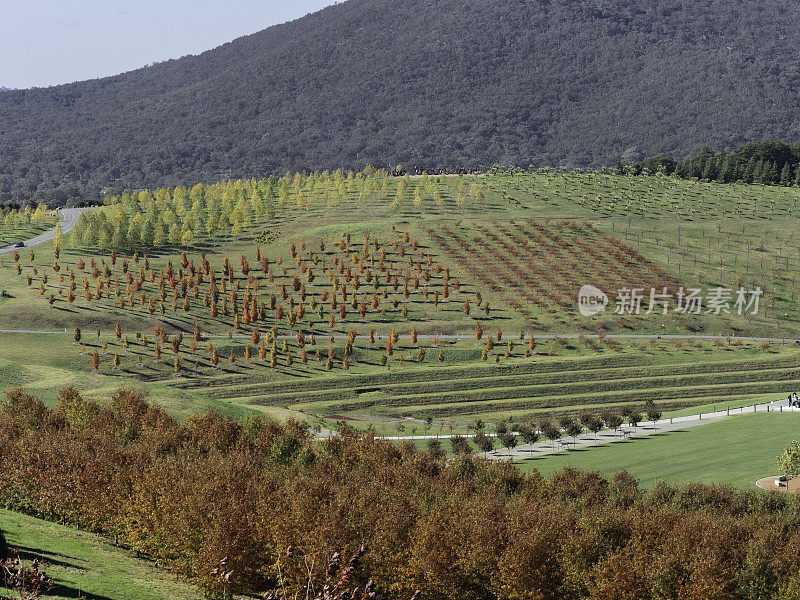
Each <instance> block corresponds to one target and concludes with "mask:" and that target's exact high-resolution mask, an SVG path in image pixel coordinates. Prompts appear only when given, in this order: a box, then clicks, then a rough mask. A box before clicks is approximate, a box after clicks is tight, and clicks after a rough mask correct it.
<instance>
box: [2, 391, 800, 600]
mask: <svg viewBox="0 0 800 600" xmlns="http://www.w3.org/2000/svg"><path fill="white" fill-rule="evenodd" d="M0 502H2V505H3V506H5V507H7V508H9V509H13V510H18V511H23V512H26V513H29V514H34V515H37V516H40V517H44V518H48V519H51V520H55V521H60V522H64V523H68V524H70V525H73V526H77V527H80V528H83V529H86V530H90V531H96V532H101V533H103V534H105V535H108V536H111V537H113V538H114V539H115V540H116V542H117V543H119V544H122V545H125V546H127V547H129V548H130V549H132V550H133V551H136V552H140V553H144V554H147V555H150V556H153V557H156V558H158V559H159V560H161V561H163V562H165V563H166V564H168V565H169V566H170V567H171V568H172V569H173V570H174V572H175V573H176V574H178V575H179V576H180V577H182V578H185V579H187V580H189V581H192V582H194V583H196V584H198V585H200V586H201V587H202V588H203V589H204V590H205V591H206V593H207V594H208V595H209V596H211V597H220V598H221V597H229V595H230V594H232V593H259V594H260V593H266V594H269V593H271V592H272V593H274V595H273V596H268V597H276V596H280V597H293V594H294V593H299V594H305V590H306V589H307V587H306V586H308V585H309V578H310V579H311V581H312V584H313V585H315V586H317V589H318V588H319V586H320V585H321V584H323V583H324V582H325V580H326V575H329V572H330V570H329V568H330V561H331V559H332V558H333V557H334V556H336V554H335V553H337V552H338V553H340V554H339V556H345V557H348V556H353V555H354V554H358V555H359V561H362V567H363V568H361V569H359V570H358V571H357V572H356V571H355V570H351V571H350V572H349V573H351V575H352V577H353V579H352V580H351V581H350V582H349V583H348V585H350V584H352V585H354V586H362V587H363V586H367V585H371V586H373V588H372V589H374V588H377V589H379V590H381V592H382V593H383V594H385V596H386V597H387V598H397V599H403V600H405V599H407V598H409V597H411V596H412V595H413V594H414V593H415V592H416V591H417V590H419V596H418V597H420V598H429V599H432V600H440V599H441V600H444V599H453V600H456V599H459V600H460V599H463V598H473V599H480V600H490V599H491V600H495V599H502V600H521V599H532V598H542V599H555V598H562V599H563V598H569V599H579V598H594V599H598V600H599V599H609V600H611V599H614V600H619V599H621V598H623V599H624V598H631V599H634V598H635V599H637V600H638V599H643V598H644V599H647V598H684V599H698V600H700V599H702V600H709V599H720V600H722V599H726V600H727V599H739V598H741V599H748V600H750V599H752V600H755V599H764V598H776V599H777V598H782V599H787V598H800V575H798V573H799V572H800V556H798V554H797V552H796V548H797V547H798V544H800V531H798V528H797V522H798V519H800V502H798V500H797V499H796V498H794V497H790V496H777V495H775V494H767V493H762V492H758V491H756V490H753V491H735V490H734V489H732V488H730V487H728V486H709V485H701V484H686V485H680V486H673V485H668V484H665V483H661V484H658V485H657V486H655V487H654V488H653V489H651V490H647V491H643V490H641V489H639V487H638V485H637V483H636V481H635V479H633V478H632V477H631V476H630V475H629V474H627V473H625V472H622V473H619V474H617V475H616V476H614V477H613V478H612V479H611V480H610V481H608V480H605V479H603V478H602V477H600V476H599V475H598V474H597V473H588V472H580V471H576V470H573V469H564V470H562V471H560V472H558V473H557V474H555V475H554V476H553V477H552V478H550V479H548V480H546V479H544V478H543V477H542V476H541V475H540V474H539V473H537V472H536V471H532V472H531V473H528V474H522V473H521V472H520V471H519V470H518V469H517V468H516V467H515V466H514V465H512V464H510V463H508V462H488V461H484V460H482V459H480V458H477V457H473V456H469V455H461V456H457V457H455V458H454V459H452V460H450V461H446V460H445V459H444V458H442V457H440V456H434V455H433V454H432V453H430V452H421V451H418V450H415V449H414V448H413V447H412V446H410V445H402V446H399V447H398V446H395V445H392V444H391V443H388V442H382V441H380V440H377V439H375V437H374V436H373V435H372V434H371V433H370V432H367V433H364V434H357V433H356V432H355V431H353V430H351V429H349V428H347V427H344V428H343V429H342V430H341V431H339V433H338V435H335V436H332V437H330V438H327V439H324V440H315V439H314V438H313V437H312V436H311V434H310V432H309V430H308V428H307V427H306V426H305V425H304V424H302V423H299V422H296V421H291V420H290V421H287V422H286V423H285V424H279V423H276V422H273V421H270V420H267V419H265V418H262V417H257V416H253V417H250V418H248V419H245V420H243V421H235V420H233V419H230V418H226V417H222V416H220V415H218V414H216V413H209V414H205V415H195V416H192V417H190V418H188V419H187V420H186V421H185V422H184V423H177V422H176V421H175V420H174V419H173V418H171V417H170V416H169V415H168V414H167V413H165V412H164V410H163V409H161V408H160V407H158V406H157V405H155V404H152V403H148V402H147V401H145V400H144V399H143V398H142V396H141V395H140V394H138V393H137V392H133V391H131V390H124V389H123V390H118V391H117V392H115V393H114V394H113V395H112V397H111V398H110V400H109V401H108V402H107V403H105V404H103V405H101V404H98V403H96V402H94V401H90V400H87V399H85V398H83V397H82V396H81V394H80V393H79V392H78V391H77V390H75V389H72V388H66V389H63V390H61V391H60V393H59V396H58V403H57V405H56V406H55V407H54V408H50V409H49V408H47V407H45V405H44V404H42V402H41V401H39V400H38V399H36V398H34V397H32V396H30V395H29V394H27V393H25V392H24V391H23V390H19V389H18V390H12V391H9V392H8V393H6V395H5V398H4V400H3V402H2V405H1V406H0ZM362 547H363V548H364V550H363V551H362V550H361V549H362ZM359 553H360V554H359ZM337 565H338V566H337V569H338V568H340V567H341V568H344V567H345V565H344V564H342V561H341V559H340V560H339V561H338V562H337ZM369 580H371V582H372V583H369ZM370 597H372V596H370Z"/></svg>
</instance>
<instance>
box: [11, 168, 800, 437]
mask: <svg viewBox="0 0 800 600" xmlns="http://www.w3.org/2000/svg"><path fill="white" fill-rule="evenodd" d="M798 200H800V192H798V190H796V189H794V188H778V187H767V186H761V185H749V186H745V185H719V184H707V183H699V182H695V181H686V180H677V179H673V178H665V177H630V176H612V175H603V174H594V173H592V174H565V173H551V172H540V173H532V174H522V173H515V174H509V173H492V174H488V175H482V176H464V177H456V176H452V177H436V178H432V177H421V178H392V177H385V176H382V175H381V174H380V173H378V174H363V175H358V176H355V177H352V176H349V177H345V176H343V175H341V176H340V175H333V174H327V175H326V174H322V175H319V176H314V177H308V178H303V177H299V176H298V177H287V178H285V179H282V180H279V181H274V180H270V181H264V182H229V183H227V184H224V185H218V186H209V187H207V188H202V187H201V188H194V189H192V190H191V191H189V190H185V189H181V190H178V189H176V190H154V191H153V193H152V194H150V193H143V194H140V195H139V196H138V198H137V197H131V196H123V197H119V198H113V199H110V200H109V201H108V203H107V204H108V206H107V207H106V208H105V209H103V210H102V212H101V211H100V210H98V211H95V213H94V216H92V215H90V216H89V217H87V218H86V219H84V221H82V222H81V224H80V225H79V228H78V229H77V230H76V234H74V235H70V236H69V239H68V240H67V245H66V247H65V248H64V249H63V250H62V251H61V254H60V256H59V258H58V259H56V258H55V257H54V252H53V248H52V247H51V246H43V247H40V248H37V249H35V250H34V252H33V254H32V255H31V253H30V251H29V250H27V249H25V250H23V252H21V253H19V254H18V255H17V256H16V257H14V256H11V255H6V256H4V257H0V283H2V287H3V288H4V289H6V290H8V294H9V296H10V297H6V298H3V299H0V329H14V330H35V331H52V332H63V333H36V334H33V333H22V332H21V333H14V334H10V333H8V334H1V335H3V336H4V341H6V343H5V344H3V345H2V348H0V359H5V361H7V362H6V363H4V365H3V367H2V368H0V385H2V386H3V387H5V388H8V387H11V386H14V385H26V386H27V387H31V388H32V389H34V390H37V391H38V393H40V394H42V395H43V396H44V397H45V399H46V400H48V401H50V402H52V401H54V399H55V390H56V389H57V388H58V387H59V386H61V385H66V384H69V385H76V386H78V387H79V388H81V389H83V390H84V391H86V392H89V393H90V394H97V395H107V394H106V392H107V391H108V390H109V389H112V388H113V387H117V386H118V385H120V384H121V383H125V382H127V383H130V384H132V385H135V386H139V387H141V388H142V389H144V390H145V391H147V392H148V393H149V394H150V396H151V397H153V398H159V399H160V400H161V401H162V402H163V403H164V405H165V406H167V407H168V408H169V409H170V410H171V411H172V412H173V413H174V414H178V415H181V414H187V413H190V412H193V411H194V410H205V409H207V408H215V409H218V410H221V411H223V412H227V413H231V414H236V415H245V414H248V413H249V412H251V411H263V412H266V413H268V414H271V415H274V416H278V417H285V416H289V415H294V416H299V417H302V418H304V419H306V420H309V421H311V422H312V423H314V424H316V425H319V426H320V427H330V426H332V425H333V424H334V423H335V421H336V420H338V418H339V417H348V418H351V419H359V420H360V421H358V423H360V425H362V426H363V425H366V424H373V425H376V426H377V427H378V428H379V429H385V428H387V427H388V428H389V429H391V428H393V427H394V424H396V423H397V422H398V420H399V419H402V418H408V417H413V418H415V419H418V421H417V423H421V422H422V421H424V420H425V419H426V418H433V419H436V420H438V421H441V422H440V425H441V424H443V423H446V422H448V421H450V422H452V423H453V426H454V427H458V426H459V424H463V423H465V422H467V421H470V420H472V419H474V418H477V417H481V418H484V419H496V418H499V417H506V416H514V417H519V418H528V417H537V416H540V415H542V414H546V413H550V412H572V413H575V412H580V411H582V410H586V409H588V408H602V407H604V406H608V405H620V404H625V403H634V404H641V403H643V402H644V401H645V400H646V399H654V400H656V401H657V402H659V403H661V404H662V405H663V407H664V408H665V409H681V408H687V407H691V406H694V405H705V404H712V403H715V402H740V401H746V400H747V399H749V398H752V397H755V396H763V395H765V394H770V393H777V394H784V393H786V392H787V391H789V390H792V389H795V388H796V387H798V384H800V372H798V370H797V369H798V366H797V364H798V362H797V355H796V351H795V350H794V349H793V343H792V342H789V343H787V344H781V343H770V342H765V341H762V340H757V339H754V340H747V339H740V340H736V339H729V338H733V337H735V336H739V337H741V336H756V337H769V338H781V337H795V336H800V326H799V325H798V321H797V319H796V316H794V315H795V311H794V307H795V306H796V302H797V298H796V297H795V294H796V281H798V277H800V255H798V254H797V253H796V252H794V253H793V252H792V251H791V248H792V235H793V233H792V232H793V231H794V229H795V228H796V227H797V226H798V225H800V223H799V222H798V221H799V220H800V219H799V218H798V217H800V215H799V214H798ZM730 215H733V216H735V217H736V218H735V221H734V220H731V219H729V218H728V216H730ZM734 223H736V224H735V225H734ZM148 227H149V228H150V231H151V232H153V233H154V234H155V235H154V237H150V238H148V237H147V236H146V235H144V234H142V233H141V232H142V231H145V230H147V228H148ZM81 228H82V229H81ZM93 228H95V229H93ZM96 228H100V229H96ZM159 231H161V232H163V233H164V235H165V236H166V237H165V238H163V239H161V240H160V241H159V240H158V236H159V235H160V234H159V233H158V232H159ZM186 231H192V232H197V235H196V236H195V235H193V236H191V239H190V238H188V237H186ZM134 232H136V233H135V234H134ZM173 237H175V239H178V238H180V241H179V242H173V241H171V240H172V238H173ZM145 239H147V240H149V241H148V243H149V244H151V245H150V246H147V245H146V244H144V240H145ZM120 240H122V241H120ZM117 243H121V244H124V245H123V246H118V247H117V249H116V251H115V252H114V253H113V255H110V251H111V247H113V246H114V244H117ZM184 245H185V249H184V248H183V247H182V246H184ZM584 283H591V284H593V285H596V286H599V287H601V288H602V289H604V290H605V291H607V292H608V294H609V296H610V306H609V307H608V308H607V310H606V311H605V312H604V313H601V314H599V315H595V316H592V317H584V316H582V315H581V314H580V313H579V312H578V310H577V298H576V294H577V290H578V288H579V287H580V286H581V285H582V284H584ZM695 286H696V287H702V288H710V287H713V286H725V287H728V288H734V289H735V288H738V287H739V286H742V287H744V288H746V289H755V288H756V287H760V288H761V289H762V290H763V292H764V295H763V297H762V298H761V303H760V306H759V311H758V314H756V315H749V314H746V315H743V316H739V315H737V314H736V311H735V310H734V309H733V307H731V311H730V312H729V313H722V314H719V315H717V314H708V313H706V312H705V311H701V312H700V314H681V313H678V312H676V310H675V308H676V306H677V304H676V300H675V298H673V299H671V300H670V301H669V302H668V310H667V314H662V311H661V309H660V308H658V309H657V310H655V311H653V312H652V313H650V314H647V313H646V307H647V301H648V299H647V298H645V299H644V304H643V309H645V310H643V311H642V313H643V314H639V315H636V314H614V311H613V308H614V302H615V298H616V296H617V290H619V289H620V288H623V287H642V288H650V287H655V288H658V289H659V290H661V289H662V288H666V289H667V290H668V291H669V292H670V293H672V294H674V295H677V293H678V290H679V289H680V288H681V287H684V288H690V287H695ZM76 327H78V328H80V330H81V336H80V340H79V341H77V342H76V341H74V337H75V335H74V331H73V330H74V329H75V328H76ZM117 328H118V335H117V334H116V333H115V329H117ZM162 329H163V331H162ZM636 335H650V336H653V337H652V339H637V338H635V337H631V336H636ZM667 335H679V336H688V338H687V339H677V338H676V339H668V338H666V337H663V336H667ZM598 336H599V337H598ZM614 336H623V337H614ZM625 336H627V337H625ZM658 336H662V337H661V338H660V339H659V338H658ZM693 336H701V337H693ZM702 336H719V339H704V338H703V337H702ZM390 339H391V343H390V341H389V340H390ZM95 353H96V358H95ZM95 360H96V361H97V368H96V369H95V368H93V363H94V361H95Z"/></svg>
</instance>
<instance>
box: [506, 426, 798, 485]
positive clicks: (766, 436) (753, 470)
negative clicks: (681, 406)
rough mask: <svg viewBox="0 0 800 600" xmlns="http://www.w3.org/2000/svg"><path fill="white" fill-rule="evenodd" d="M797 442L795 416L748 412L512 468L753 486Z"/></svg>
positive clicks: (772, 470)
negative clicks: (570, 469) (565, 469)
mask: <svg viewBox="0 0 800 600" xmlns="http://www.w3.org/2000/svg"><path fill="white" fill-rule="evenodd" d="M797 439H800V415H799V414H796V413H769V414H767V413H761V414H748V415H737V416H732V417H730V418H728V419H725V420H722V421H717V422H714V423H709V424H707V425H700V426H697V427H690V428H687V429H683V430H678V431H673V432H669V433H660V434H654V435H650V436H646V437H641V438H633V439H629V440H619V441H616V442H612V443H610V444H604V445H601V446H595V447H590V448H586V449H581V450H572V451H567V452H560V453H558V454H554V455H549V456H543V457H541V458H531V459H526V460H523V461H520V462H519V463H517V464H519V466H520V467H521V468H522V469H523V470H529V469H537V470H538V471H539V472H540V473H542V474H543V475H545V476H547V475H549V474H551V473H553V472H555V471H557V470H558V469H560V468H561V467H564V466H567V465H569V466H573V467H575V468H579V469H586V470H591V471H599V472H600V473H601V474H602V475H604V476H606V477H611V476H612V475H613V474H614V473H616V472H617V471H620V470H622V469H627V470H628V471H630V472H631V473H632V474H633V475H634V476H635V477H636V478H637V479H639V481H640V483H641V485H642V486H644V487H651V486H653V485H654V484H655V483H657V482H658V481H662V480H663V481H667V482H670V483H683V482H687V481H700V482H703V483H727V484H731V485H734V486H738V487H743V488H754V486H755V482H756V480H757V479H760V478H761V477H767V476H769V475H775V474H777V473H778V468H777V466H776V458H777V456H778V454H780V453H781V451H782V450H783V449H784V448H786V446H788V445H789V443H790V442H791V441H793V440H797Z"/></svg>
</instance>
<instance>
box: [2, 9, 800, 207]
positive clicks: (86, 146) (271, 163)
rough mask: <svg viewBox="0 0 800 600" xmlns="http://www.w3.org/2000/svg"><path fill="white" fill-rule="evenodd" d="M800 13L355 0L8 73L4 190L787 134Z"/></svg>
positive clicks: (551, 154)
mask: <svg viewBox="0 0 800 600" xmlns="http://www.w3.org/2000/svg"><path fill="white" fill-rule="evenodd" d="M798 17H800V5H798V4H792V3H785V2H777V1H776V0H759V1H756V0H744V1H740V2H734V1H733V0H698V1H697V2H691V3H687V2H682V1H679V0H665V1H662V2H657V3H654V2H645V1H644V0H528V1H525V0H473V1H467V0H435V1H430V0H402V1H390V0H349V1H347V2H344V3H341V4H338V5H335V6H332V7H329V8H327V9H324V10H322V11H320V12H318V13H315V14H312V15H308V16H306V17H304V18H302V19H299V20H297V21H294V22H291V23H287V24H284V25H279V26H276V27H272V28H269V29H266V30H264V31H261V32H259V33H256V34H254V35H251V36H248V37H244V38H240V39H238V40H235V41H234V42H231V43H228V44H225V45H223V46H221V47H219V48H217V49H215V50H212V51H209V52H205V53H203V54H201V55H198V56H188V57H184V58H182V59H179V60H170V61H167V62H163V63H160V64H156V65H154V66H150V67H147V68H143V69H139V70H136V71H132V72H129V73H125V74H122V75H118V76H115V77H109V78H104V79H98V80H93V81H87V82H82V83H75V84H69V85H62V86H58V87H53V88H47V89H29V90H17V91H7V92H3V93H2V94H0V202H3V201H10V200H15V201H29V200H31V199H33V200H35V201H39V200H43V201H47V202H50V203H52V204H61V203H64V202H67V201H70V200H74V199H77V198H80V197H96V196H99V195H100V194H101V193H104V192H116V191H119V190H121V189H137V188H141V187H158V186H162V185H164V186H171V185H177V184H188V183H196V182H211V181H217V180H221V179H228V178H238V177H249V176H265V175H269V174H282V173H285V172H286V171H287V170H294V171H299V170H304V169H305V170H310V171H313V170H322V169H326V168H343V169H349V168H352V169H360V168H363V167H364V165H365V164H367V163H370V164H373V165H375V166H376V167H394V166H395V165H398V164H401V165H403V166H404V167H405V168H406V169H407V170H409V171H411V170H414V169H415V168H419V169H425V170H427V171H434V170H436V169H447V170H454V169H457V168H475V167H483V168H488V167H490V166H491V165H493V164H516V165H520V166H527V165H530V164H534V165H543V166H554V167H555V166H563V167H574V166H577V167H598V166H604V165H613V164H615V163H616V162H617V161H618V160H622V161H624V162H626V163H634V162H636V161H641V160H643V159H644V158H645V157H647V156H652V155H657V154H664V155H669V156H673V157H676V158H677V159H679V160H680V159H683V158H684V157H686V156H689V155H693V154H696V153H697V152H699V151H700V150H701V148H702V147H703V146H706V145H707V146H708V147H710V148H713V149H714V150H715V151H716V150H718V149H722V148H735V147H738V146H740V145H742V144H745V143H747V142H750V141H754V140H763V139H770V138H780V139H784V140H788V141H792V142H794V141H797V140H800V123H798V119H797V115H798V114H800V111H799V110H798V108H800V97H799V96H798V95H797V93H796V90H797V89H798V87H799V86H800V62H798V61H797V60H796V57H795V54H796V51H795V50H794V48H797V47H798V42H800V30H798V28H797V27H796V25H795V24H796V23H797V22H798ZM120 43H123V42H122V41H121V42H120ZM124 43H135V40H129V41H127V42H124ZM779 176H780V173H779Z"/></svg>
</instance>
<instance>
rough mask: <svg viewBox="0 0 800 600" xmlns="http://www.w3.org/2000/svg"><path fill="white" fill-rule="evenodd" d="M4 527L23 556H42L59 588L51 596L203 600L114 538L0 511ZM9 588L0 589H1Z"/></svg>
mask: <svg viewBox="0 0 800 600" xmlns="http://www.w3.org/2000/svg"><path fill="white" fill-rule="evenodd" d="M0 529H2V530H3V531H4V532H5V535H6V538H7V539H8V542H9V544H10V545H12V546H14V547H16V548H18V549H19V550H20V557H21V558H22V559H23V560H28V561H29V560H32V559H34V558H40V559H42V560H44V561H45V562H46V563H47V564H48V565H49V566H48V567H47V569H46V571H45V572H46V573H47V575H48V577H49V578H50V579H52V580H53V584H54V587H53V589H52V590H51V592H50V593H49V594H47V595H46V596H45V597H46V598H52V599H53V600H68V599H71V598H86V599H87V600H162V599H163V600H180V599H186V600H188V599H190V598H200V597H201V594H199V593H198V592H197V591H196V590H193V589H192V588H191V587H189V586H187V585H183V584H181V583H178V582H176V581H175V580H174V578H173V577H172V576H171V575H169V574H168V573H166V572H165V571H164V570H162V569H159V568H158V567H157V566H156V565H155V564H154V563H152V562H150V561H147V560H143V559H138V558H134V557H133V555H132V554H131V553H130V552H129V551H127V550H124V549H122V548H115V547H114V546H113V545H111V544H110V543H109V542H108V540H106V539H104V538H101V537H99V536H96V535H93V534H90V533H85V532H82V531H78V530H77V529H72V528H70V527H65V526H63V525H58V524H56V523H50V522H47V521H42V520H41V519H36V518H34V517H29V516H26V515H22V514H20V513H16V512H11V511H8V510H0ZM2 590H3V588H2V587H0V591H2Z"/></svg>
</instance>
